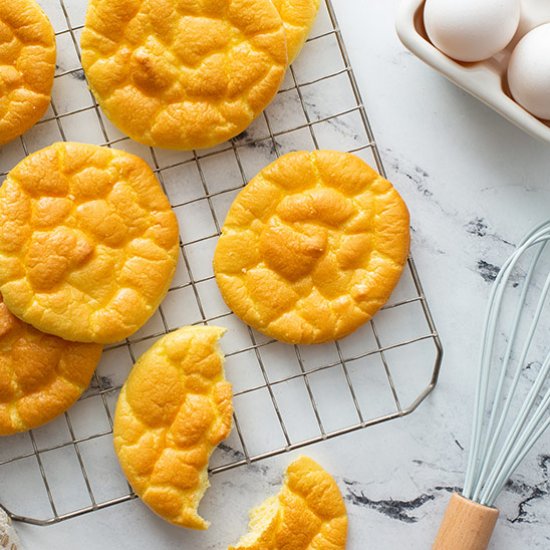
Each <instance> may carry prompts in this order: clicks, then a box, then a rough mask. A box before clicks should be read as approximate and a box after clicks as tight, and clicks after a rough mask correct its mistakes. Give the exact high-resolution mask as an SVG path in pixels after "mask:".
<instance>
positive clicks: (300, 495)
mask: <svg viewBox="0 0 550 550" xmlns="http://www.w3.org/2000/svg"><path fill="white" fill-rule="evenodd" d="M347 528H348V518H347V512H346V507H345V505H344V501H343V499H342V495H341V494H340V490H339V489H338V486H337V485H336V482H335V481H334V479H333V477H332V476H331V475H330V474H329V473H328V472H326V471H325V470H323V468H321V466H319V464H317V463H316V462H315V461H314V460H312V459H311V458H308V457H306V456H301V457H300V458H298V460H296V461H295V462H293V463H292V464H291V465H290V466H289V467H288V469H287V471H286V476H285V481H284V485H283V488H282V489H281V491H280V492H279V494H278V495H276V496H274V497H271V498H268V499H267V500H266V501H265V502H263V503H262V504H261V505H260V506H258V508H255V509H254V510H252V511H251V512H250V525H249V529H250V531H249V533H247V534H246V535H244V536H243V537H242V538H241V540H240V541H239V542H238V543H237V544H236V546H230V547H229V550H290V549H292V550H344V549H345V547H346V539H347Z"/></svg>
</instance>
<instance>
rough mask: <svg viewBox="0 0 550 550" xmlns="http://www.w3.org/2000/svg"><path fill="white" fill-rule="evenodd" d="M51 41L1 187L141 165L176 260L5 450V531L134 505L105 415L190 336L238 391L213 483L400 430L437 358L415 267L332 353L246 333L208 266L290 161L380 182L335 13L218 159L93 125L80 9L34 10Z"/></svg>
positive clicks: (431, 382)
mask: <svg viewBox="0 0 550 550" xmlns="http://www.w3.org/2000/svg"><path fill="white" fill-rule="evenodd" d="M39 3H40V4H41V5H42V6H43V8H44V10H45V11H46V13H47V14H48V16H49V17H50V19H51V21H52V24H53V25H54V27H55V30H56V36H57V46H58V64H57V69H56V78H55V85H54V90H53V101H52V104H51V107H50V110H49V112H48V113H47V114H46V116H45V117H44V118H43V120H42V121H40V122H39V123H38V124H37V125H36V126H35V128H33V129H32V130H31V131H30V132H28V133H27V134H26V135H25V136H24V137H22V138H21V139H20V140H18V141H16V142H13V143H11V144H9V145H7V146H5V147H4V148H3V149H2V150H1V151H0V171H1V172H2V174H3V175H5V174H6V173H7V172H8V171H9V170H10V169H11V168H12V167H13V166H14V165H15V164H16V163H17V162H18V161H19V160H21V159H22V158H23V157H24V156H25V155H27V154H29V153H31V152H33V151H35V150H37V149H40V148H42V147H45V146H47V145H49V144H51V143H52V142H54V141H59V140H74V141H83V142H89V143H96V144H99V145H106V146H114V147H117V148H121V149H125V150H128V151H130V152H133V153H136V154H138V155H140V156H141V157H143V158H145V159H146V160H147V161H148V162H149V163H150V164H151V166H152V168H153V169H154V171H155V173H156V174H157V176H158V178H159V180H160V182H161V184H162V185H163V187H164V189H165V191H166V193H167V195H168V197H169V198H170V202H171V204H172V206H173V208H174V210H175V212H176V214H177V216H178V219H179V222H180V226H181V233H182V239H181V258H180V264H179V269H178V271H177V273H176V276H175V279H174V282H173V286H172V288H171V289H170V291H169V293H168V296H167V298H166V300H165V301H164V303H163V304H162V306H161V308H160V309H159V311H158V312H157V313H156V314H155V316H154V317H153V318H152V319H151V321H150V322H149V323H148V324H147V325H146V326H145V327H143V328H142V329H141V330H140V331H139V332H138V333H137V334H135V335H134V336H133V337H132V338H130V339H129V340H127V341H126V342H124V343H121V344H118V345H114V346H111V347H108V348H106V350H105V352H104V355H103V359H102V362H101V364H100V366H99V367H98V370H97V372H96V374H95V376H94V379H93V381H92V384H91V386H90V388H89V389H88V390H87V392H86V393H85V394H84V395H83V396H82V398H81V399H80V400H79V401H78V403H77V404H76V405H75V406H74V407H72V408H71V409H70V410H69V411H68V412H67V413H66V414H65V415H63V416H62V417H60V418H58V419H57V420H55V421H53V422H51V423H49V424H47V425H46V426H44V427H42V428H40V429H37V430H32V431H30V432H28V433H24V434H19V435H16V436H11V437H7V438H2V439H1V441H0V501H1V502H2V503H3V505H4V506H5V507H6V509H7V510H8V513H9V515H10V516H11V517H12V519H16V520H19V521H23V522H27V523H31V524H36V525H48V524H51V523H56V522H59V521H62V520H65V519H68V518H71V517H75V516H78V515H81V514H85V513H88V512H92V511H94V510H98V509H100V508H105V507H107V506H112V505H115V504H118V503H121V502H125V501H127V500H129V499H132V498H134V495H133V494H132V491H131V489H130V487H129V486H128V484H127V483H126V481H125V479H124V477H123V475H122V473H121V471H120V469H119V467H118V464H117V461H116V457H115V455H114V452H113V449H112V425H113V411H114V407H115V404H116V400H117V397H118V392H119V389H120V387H121V385H122V384H123V383H124V380H125V379H126V377H127V375H128V373H129V371H130V369H131V366H132V364H133V362H134V361H135V359H136V357H138V356H139V355H140V354H141V353H143V352H144V351H145V350H146V349H147V348H148V347H149V346H151V345H152V344H153V342H154V341H155V339H158V338H159V337H160V336H162V335H163V334H165V333H166V332H168V331H170V330H173V329H175V328H177V327H179V326H183V325H187V324H200V323H212V324H216V325H220V326H225V327H227V328H228V329H229V331H228V333H227V335H226V336H225V337H224V339H223V341H222V347H223V349H224V351H225V354H226V373H227V377H228V379H229V380H230V381H231V382H232V384H233V388H234V404H235V417H234V430H233V432H232V434H231V436H230V437H229V439H228V440H227V441H226V442H224V443H223V444H222V445H221V446H220V447H219V448H218V449H217V451H216V452H215V454H214V455H213V457H212V461H211V473H216V472H222V471H226V470H229V469H231V468H237V467H239V466H244V465H246V464H250V463H252V462H255V461H259V460H262V459H264V458H267V457H271V456H274V455H277V454H281V453H284V452H286V451H290V450H294V449H297V448H299V447H304V446H306V445H310V444H312V443H316V442H319V441H323V440H326V439H330V438H333V437H337V436H340V435H343V434H346V433H349V432H353V431H355V430H359V429H361V428H365V427H367V426H372V425H374V424H378V423H380V422H384V421H388V420H391V419H394V418H397V417H401V416H404V415H407V414H409V413H411V412H412V411H414V410H415V409H416V407H418V405H419V404H420V403H421V402H422V401H423V400H424V399H425V398H426V396H427V395H428V394H429V393H430V391H431V390H432V389H433V388H434V386H435V384H436V381H437V377H438V373H439V368H440V362H441V354H442V350H441V344H440V341H439V337H438V335H437V332H436V329H435V326H434V323H433V321H432V318H431V315H430V312H429V308H428V304H427V303H426V299H425V297H424V294H423V292H422V288H421V285H420V281H419V278H418V275H417V272H416V269H415V266H414V263H413V261H412V259H410V260H409V262H408V265H407V267H406V269H405V273H404V275H403V277H402V280H401V282H400V284H399V286H398V288H397V289H396V291H395V292H394V294H393V296H392V298H391V300H390V302H389V303H388V305H386V306H385V307H384V308H383V310H382V311H380V312H379V313H378V315H377V316H376V318H375V320H373V321H371V322H370V323H368V324H367V325H366V326H365V327H363V328H362V329H360V330H358V331H357V332H355V333H354V334H353V335H351V336H349V337H348V338H345V339H344V340H341V341H339V342H336V343H331V344H326V345H319V346H288V345H284V344H280V343H278V342H275V341H273V340H269V339H267V338H266V337H264V336H263V335H261V334H259V333H257V332H255V331H254V330H252V329H249V328H248V327H246V326H244V325H243V324H242V323H241V322H240V321H239V320H238V319H237V318H236V317H235V316H234V315H233V314H232V313H231V312H230V311H229V310H228V309H227V307H226V305H225V304H224V302H223V300H222V299H221V296H220V294H219V292H218V289H217V287H216V284H215V280H214V276H213V273H212V267H211V263H212V262H211V259H212V255H213V250H214V246H215V244H216V239H217V237H218V235H219V232H220V227H221V225H222V223H223V220H224V219H225V215H226V213H227V210H228V209H229V206H230V204H231V202H232V201H233V199H234V197H235V195H236V194H237V193H238V191H239V190H240V189H241V188H242V187H243V185H245V184H246V182H247V181H248V180H249V179H250V178H251V177H253V176H254V175H255V174H256V173H257V172H258V171H259V170H260V169H261V168H262V167H264V166H265V165H266V164H268V163H269V162H271V161H273V160H274V159H275V158H277V157H278V156H279V155H281V154H284V153H286V152H288V151H291V150H298V149H313V148H325V149H327V148H331V149H338V150H345V151H349V152H354V153H355V154H357V155H359V156H361V157H362V158H364V159H365V160H366V161H367V162H369V163H370V164H372V165H374V166H376V167H377V168H378V171H379V172H380V173H382V174H384V168H383V166H382V163H381V160H380V155H379V153H378V150H377V147H376V144H375V142H374V138H373V135H372V131H371V128H370V126H369V122H368V119H367V114H366V112H365V109H364V106H363V103H362V101H361V98H360V94H359V91H358V88H357V83H356V81H355V78H354V75H353V71H352V68H351V66H350V62H349V58H348V56H347V54H346V50H345V46H344V43H343V40H342V36H341V34H340V31H339V29H338V25H337V22H336V18H335V15H334V11H333V8H332V5H331V3H330V0H326V3H322V6H321V11H320V14H319V17H318V19H317V23H316V25H315V28H314V30H313V32H312V34H311V38H310V39H309V40H308V42H307V43H306V45H305V47H304V50H303V52H302V54H301V55H300V56H299V58H298V59H297V61H296V62H295V63H294V64H293V66H292V67H290V69H289V71H288V75H287V78H286V81H285V82H284V84H283V86H282V89H281V91H280V92H279V94H278V96H277V98H276V99H275V101H274V102H273V103H272V105H271V106H270V107H269V108H268V109H267V110H266V112H265V113H264V114H263V115H262V116H261V117H260V118H259V119H258V120H257V121H256V122H255V123H254V124H253V125H252V126H251V127H250V128H249V129H248V130H247V131H246V132H244V133H243V134H242V135H240V136H238V137H237V138H235V139H233V140H232V141H230V142H228V143H226V144H223V145H221V146H218V147H216V148H214V149H209V150H206V151H196V152H188V153H181V152H169V151H163V150H159V149H152V148H148V147H144V146H141V145H139V144H136V143H134V142H132V141H131V140H129V139H128V138H127V137H125V136H123V135H122V134H120V133H119V132H118V131H117V130H116V129H115V128H114V127H113V126H112V125H111V124H110V123H109V122H108V121H107V119H105V118H104V117H103V114H102V113H101V111H100V109H99V107H98V105H97V103H96V102H95V101H94V98H93V96H92V95H91V93H90V92H89V90H88V88H87V85H86V81H85V77H84V73H83V71H82V67H81V65H80V60H79V40H80V32H81V30H82V27H83V23H84V15H85V8H86V6H85V0H41V1H40V2H39Z"/></svg>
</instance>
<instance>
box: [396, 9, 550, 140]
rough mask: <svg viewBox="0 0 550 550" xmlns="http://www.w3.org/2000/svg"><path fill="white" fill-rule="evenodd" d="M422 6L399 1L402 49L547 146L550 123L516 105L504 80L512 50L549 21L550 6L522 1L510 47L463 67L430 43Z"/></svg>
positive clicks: (398, 31)
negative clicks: (519, 16)
mask: <svg viewBox="0 0 550 550" xmlns="http://www.w3.org/2000/svg"><path fill="white" fill-rule="evenodd" d="M424 3H425V0H402V3H401V5H400V9H399V13H398V16H397V20H396V30H397V34H398V35H399V38H400V40H401V42H403V44H404V45H405V47H406V48H407V49H409V50H410V51H411V52H412V53H413V54H415V55H416V56H417V57H418V58H419V59H421V60H422V61H424V62H425V63H427V64H428V65H430V67H432V68H433V69H435V70H436V71H438V72H440V73H441V74H442V75H444V76H445V77H446V78H448V79H449V80H450V81H451V82H453V83H454V84H456V85H457V86H459V87H460V88H462V89H463V90H465V91H466V92H468V93H470V94H471V95H473V96H474V97H476V98H477V99H479V100H480V101H482V102H483V103H485V104H486V105H487V106H489V107H491V109H493V110H494V111H496V112H497V113H499V114H500V115H501V116H503V117H504V118H506V119H507V120H509V121H510V122H511V123H512V124H515V125H516V126H517V127H518V128H521V129H522V130H523V131H524V132H527V133H528V134H530V135H531V136H533V137H536V138H538V139H541V140H543V141H546V142H549V143H550V122H549V121H543V120H540V119H538V118H536V117H534V116H533V115H532V114H530V113H529V112H527V111H526V110H525V109H524V108H523V107H521V105H519V104H518V103H516V102H515V101H514V99H513V98H512V96H511V94H510V90H509V88H508V82H507V78H506V71H507V67H508V62H509V60H510V56H511V55H512V51H513V49H514V47H515V46H516V44H517V43H518V42H519V41H520V39H521V38H522V37H523V36H524V35H525V34H527V32H529V31H530V30H532V29H533V28H534V27H536V26H537V25H539V24H541V23H544V22H547V21H550V4H549V3H547V2H546V3H544V2H541V1H540V0H522V13H521V19H520V23H519V27H518V30H517V32H516V34H515V36H514V38H513V39H512V41H511V42H510V44H509V45H508V46H507V47H506V48H505V49H504V50H502V51H501V52H499V53H498V54H497V55H495V56H493V57H490V58H489V59H486V60H485V61H479V62H477V63H465V62H460V61H455V60H454V59H451V58H450V57H448V56H446V55H445V54H444V53H443V52H441V51H440V50H438V49H437V48H436V47H435V46H434V45H433V44H432V43H431V42H430V39H429V38H428V35H427V33H426V29H425V27H424Z"/></svg>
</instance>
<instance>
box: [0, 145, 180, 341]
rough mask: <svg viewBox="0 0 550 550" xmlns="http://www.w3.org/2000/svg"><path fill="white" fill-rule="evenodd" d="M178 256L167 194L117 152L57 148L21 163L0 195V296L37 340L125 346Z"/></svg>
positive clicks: (141, 166) (137, 162) (132, 159)
mask: <svg viewBox="0 0 550 550" xmlns="http://www.w3.org/2000/svg"><path fill="white" fill-rule="evenodd" d="M178 250H179V237H178V224H177V220H176V217H175V215H174V213H173V212H172V210H171V208H170V204H169V202H168V199H167V197H166V195H165V194H164V193H163V191H162V189H161V187H160V184H159V183H158V181H157V179H156V178H155V176H154V174H153V172H152V171H151V169H150V168H149V167H148V165H147V164H146V163H145V162H144V161H143V160H141V159H140V158H138V157H136V156H134V155H131V154H129V153H126V152H124V151H117V150H114V149H107V148H103V147H98V146H96V145H85V144H82V143H56V144H54V145H52V146H50V147H47V148H46V149H42V150H41V151H38V152H37V153H34V154H32V155H31V156H29V157H27V158H25V159H24V160H22V161H21V162H20V163H19V164H18V165H17V166H16V167H15V168H14V169H13V170H12V171H11V172H10V173H9V174H8V176H7V179H6V181H5V182H4V184H3V185H2V187H1V188H0V292H2V294H3V296H4V300H5V302H6V305H7V306H8V308H9V309H10V311H11V312H12V313H14V314H15V315H17V317H19V318H20V319H22V320H23V321H25V322H27V323H30V324H31V325H33V326H34V327H35V328H37V329H39V330H41V331H43V332H47V333H49V334H54V335H56V336H59V337H61V338H65V339H66V340H75V341H80V342H96V343H110V342H116V341H119V340H121V339H123V338H126V337H127V336H129V335H130V334H132V333H133V332H135V331H136V330H137V329H139V328H140V327H141V326H142V325H143V324H144V323H145V322H146V321H147V319H148V318H149V317H150V316H151V315H152V314H153V312H154V311H155V309H156V308H157V307H158V305H159V303H160V301H161V300H162V298H163V297H164V296H165V294H166V292H167V290H168V287H169V285H170V281H171V279H172V276H173V275H174V272H175V268H176V263H177V258H178Z"/></svg>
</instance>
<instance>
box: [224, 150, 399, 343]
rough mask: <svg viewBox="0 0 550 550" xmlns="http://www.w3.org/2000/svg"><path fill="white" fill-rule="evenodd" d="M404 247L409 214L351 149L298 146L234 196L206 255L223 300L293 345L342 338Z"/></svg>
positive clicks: (387, 284)
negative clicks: (212, 249)
mask: <svg viewBox="0 0 550 550" xmlns="http://www.w3.org/2000/svg"><path fill="white" fill-rule="evenodd" d="M408 250H409V214H408V210H407V207H406V206H405V203H404V202H403V200H402V199H401V197H400V196H399V194H398V193H397V191H396V190H395V189H394V188H393V186H392V185H391V184H390V183H389V182H388V181H387V180H385V179H384V178H383V177H382V176H380V175H379V174H378V173H377V172H375V171H374V170H373V169H372V168H371V167H370V166H369V165H368V164H366V163H365V162H364V161H363V160H361V159H360V158H359V157H357V156H355V155H351V154H349V153H340V152H337V151H314V152H311V153H310V152H305V151H301V152H296V153H289V154H287V155H284V156H282V157H281V158H279V159H278V160H276V161H275V162H273V163H272V164H270V165H269V166H267V167H266V168H264V169H263V170H262V171H261V172H260V173H259V174H258V175H257V176H256V177H255V178H253V179H252V180H251V181H250V183H249V184H248V185H247V186H246V187H245V188H244V189H243V190H242V191H241V192H240V193H239V194H238V195H237V197H236V199H235V200H234V202H233V204H232V206H231V208H230V210H229V213H228V215H227V218H226V220H225V224H224V226H223V229H222V235H221V237H220V239H219V241H218V244H217V247H216V251H215V254H214V271H215V274H216V281H217V283H218V286H219V288H220V290H221V293H222V296H223V298H224V300H225V302H226V303H227V305H228V306H229V307H230V308H231V309H232V310H233V311H234V312H235V313H236V314H237V315H238V316H239V317H240V318H241V319H242V320H243V321H244V322H245V323H247V324H248V325H250V326H252V327H253V328H255V329H256V330H259V331H260V332H263V333H264V334H266V335H268V336H270V337H272V338H276V339H277V340H281V341H283V342H288V343H293V344H314V343H321V342H326V341H329V340H334V339H338V338H343V337H344V336H346V335H348V334H350V333H351V332H352V331H354V330H355V329H356V328H357V327H359V326H360V325H362V324H363V323H365V322H366V321H368V320H369V319H370V318H371V317H372V316H373V315H374V314H375V313H376V311H377V310H378V309H379V308H380V307H381V306H382V305H383V304H384V303H385V302H386V301H387V300H388V298H389V296H390V294H391V292H392V290H393V289H394V287H395V285H396V284H397V282H398V280H399V277H400V276H401V272H402V270H403V267H404V265H405V262H406V259H407V254H408Z"/></svg>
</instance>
